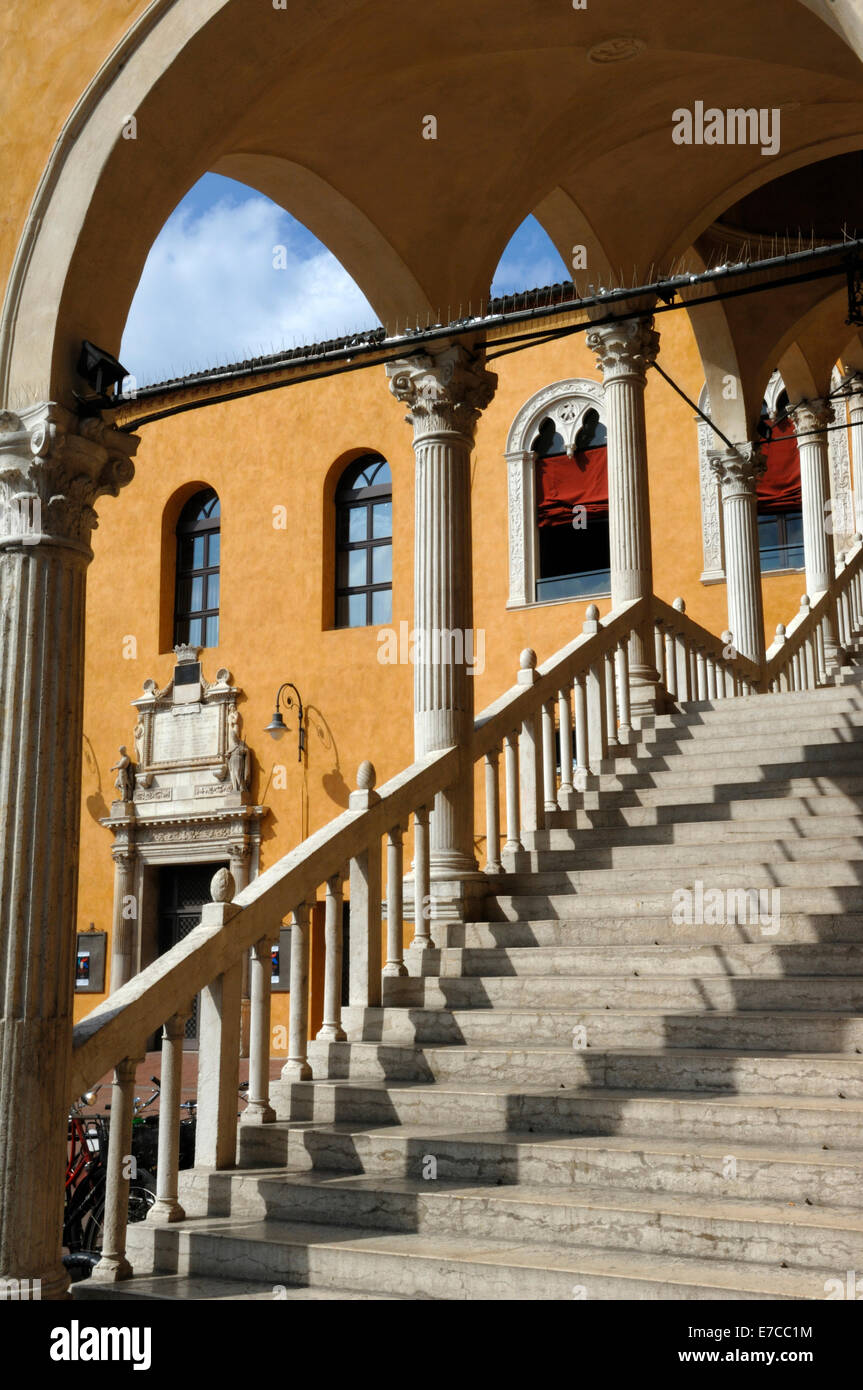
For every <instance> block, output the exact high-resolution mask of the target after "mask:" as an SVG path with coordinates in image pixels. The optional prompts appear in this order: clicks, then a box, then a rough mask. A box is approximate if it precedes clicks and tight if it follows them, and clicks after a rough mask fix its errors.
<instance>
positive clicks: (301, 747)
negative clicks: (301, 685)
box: [264, 681, 306, 762]
mask: <svg viewBox="0 0 863 1390" xmlns="http://www.w3.org/2000/svg"><path fill="white" fill-rule="evenodd" d="M283 690H293V692H294V695H295V696H296V699H294V695H286V696H285V709H291V708H292V707H293V706H294V705H296V707H297V719H298V731H299V740H298V749H297V761H298V762H302V761H303V753H304V752H305V748H306V727H305V723H304V718H305V716H304V713H303V701H302V696H301V695H300V692H299V690H297V687H296V686H295V685H294V683H293V681H285V682H284V684H283V685H280V686H279V693H278V694H277V696H276V711H275V714H274V715H273V717H272V719H271V720H270V722H269V724H268V725H267V727H266V729H265V730H264V733H265V734H270V735H271V737H272V738H275V739H279V738H281V737H282V736H283V734H286V733H289V729H288V726H287V724H286V723H285V721H284V719H283V718H282V713H281V710H280V709H279V701H280V700H281V698H282V691H283Z"/></svg>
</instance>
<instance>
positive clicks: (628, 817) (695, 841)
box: [521, 802, 863, 853]
mask: <svg viewBox="0 0 863 1390" xmlns="http://www.w3.org/2000/svg"><path fill="white" fill-rule="evenodd" d="M757 804H758V803H756V806H757ZM856 804H857V803H856V802H853V803H852V802H849V803H848V805H849V806H851V805H856ZM782 805H783V803H781V802H779V803H777V810H780V809H781V807H782ZM714 809H715V810H716V811H717V814H716V815H713V816H709V815H706V814H705V815H704V816H700V817H697V818H696V817H692V818H690V819H680V820H678V819H676V818H675V819H672V818H671V817H669V816H660V815H659V814H658V810H659V808H658V807H655V806H621V807H619V808H618V809H617V810H615V811H612V810H607V811H577V812H574V813H571V814H570V820H571V824H569V825H567V826H550V827H549V828H548V829H547V830H533V831H524V832H523V833H522V837H521V838H522V844H523V846H524V849H525V851H527V852H529V853H548V852H551V853H560V852H561V851H564V850H577V851H580V852H582V853H590V852H595V851H597V850H607V849H609V848H612V849H616V848H618V847H627V848H630V847H631V848H636V847H639V846H641V845H650V846H652V847H655V846H661V847H666V846H677V845H680V846H688V845H711V846H717V847H718V848H719V847H721V848H724V847H726V846H730V845H737V844H749V843H752V842H753V841H763V840H770V841H774V842H775V841H779V842H780V843H782V844H784V843H786V842H790V843H793V844H795V846H796V844H797V843H798V842H801V841H804V840H805V841H810V840H816V841H824V840H831V839H837V840H840V839H856V838H858V837H860V836H863V813H861V812H860V811H859V810H858V811H851V810H846V811H845V812H840V813H839V814H836V813H834V814H828V813H826V812H820V813H819V814H812V812H811V811H809V810H808V809H806V808H805V806H804V803H803V802H800V803H799V810H797V811H795V810H794V809H793V808H791V809H789V810H788V814H787V815H778V814H775V815H772V816H771V815H763V814H758V815H752V816H748V817H743V816H740V815H737V816H733V817H727V816H725V815H724V814H719V812H720V811H722V812H724V810H725V806H722V807H721V808H720V807H715V808H714ZM706 810H707V807H705V811H706ZM552 815H554V816H555V818H556V816H557V813H555V812H553V813H552Z"/></svg>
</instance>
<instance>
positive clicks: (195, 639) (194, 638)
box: [189, 618, 204, 647]
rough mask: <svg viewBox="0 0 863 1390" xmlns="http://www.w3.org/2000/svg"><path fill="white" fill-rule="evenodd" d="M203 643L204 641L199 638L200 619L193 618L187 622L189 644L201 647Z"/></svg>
mask: <svg viewBox="0 0 863 1390" xmlns="http://www.w3.org/2000/svg"><path fill="white" fill-rule="evenodd" d="M203 645H204V643H203V642H202V640H201V619H200V618H193V619H192V621H191V622H190V623H189V646H190V647H203Z"/></svg>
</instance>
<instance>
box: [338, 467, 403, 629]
mask: <svg viewBox="0 0 863 1390" xmlns="http://www.w3.org/2000/svg"><path fill="white" fill-rule="evenodd" d="M392 617H393V480H392V474H391V473H390V466H389V464H388V463H387V461H386V459H384V458H381V456H380V454H364V455H363V457H362V458H359V459H356V460H355V461H354V462H353V463H352V464H350V465H349V466H348V467H347V468H346V469H345V471H344V473H343V474H342V476H341V478H340V479H339V485H338V487H337V489H336V627H370V626H373V625H376V624H380V623H390V622H392Z"/></svg>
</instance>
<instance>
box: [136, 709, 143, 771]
mask: <svg viewBox="0 0 863 1390" xmlns="http://www.w3.org/2000/svg"><path fill="white" fill-rule="evenodd" d="M135 757H136V759H137V761H138V762H139V763H142V762H143V761H144V721H143V719H139V720H138V722H137V724H136V725H135Z"/></svg>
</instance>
